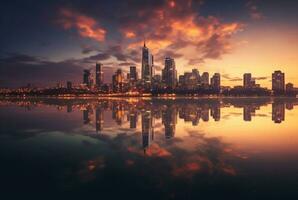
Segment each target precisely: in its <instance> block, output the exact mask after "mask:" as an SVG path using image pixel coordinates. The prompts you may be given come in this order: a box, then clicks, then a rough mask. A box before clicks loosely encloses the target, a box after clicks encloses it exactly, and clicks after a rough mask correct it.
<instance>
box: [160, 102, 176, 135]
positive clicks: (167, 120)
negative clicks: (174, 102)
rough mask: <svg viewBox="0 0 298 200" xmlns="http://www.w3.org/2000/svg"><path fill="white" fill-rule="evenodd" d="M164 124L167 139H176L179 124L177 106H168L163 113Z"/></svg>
mask: <svg viewBox="0 0 298 200" xmlns="http://www.w3.org/2000/svg"><path fill="white" fill-rule="evenodd" d="M162 123H163V124H164V126H165V137H166V138H167V139H169V138H172V137H174V135H175V129H176V123H177V109H176V108H175V106H168V107H167V108H166V109H165V110H163V111H162Z"/></svg>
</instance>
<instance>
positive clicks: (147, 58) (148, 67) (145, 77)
mask: <svg viewBox="0 0 298 200" xmlns="http://www.w3.org/2000/svg"><path fill="white" fill-rule="evenodd" d="M152 72H153V55H152V54H151V53H150V50H149V49H148V48H147V47H146V43H145V41H144V46H143V48H142V77H141V78H142V81H143V82H144V83H145V84H151V81H152Z"/></svg>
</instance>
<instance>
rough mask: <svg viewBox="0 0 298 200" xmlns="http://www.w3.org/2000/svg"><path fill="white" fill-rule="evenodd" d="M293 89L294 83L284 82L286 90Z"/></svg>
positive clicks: (290, 90)
mask: <svg viewBox="0 0 298 200" xmlns="http://www.w3.org/2000/svg"><path fill="white" fill-rule="evenodd" d="M293 90H294V84H293V83H287V84H286V91H287V92H292V91H293Z"/></svg>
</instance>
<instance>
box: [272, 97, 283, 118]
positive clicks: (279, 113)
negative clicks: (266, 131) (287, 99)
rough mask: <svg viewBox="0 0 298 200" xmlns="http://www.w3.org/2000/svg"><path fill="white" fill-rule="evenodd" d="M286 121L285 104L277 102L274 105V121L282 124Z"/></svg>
mask: <svg viewBox="0 0 298 200" xmlns="http://www.w3.org/2000/svg"><path fill="white" fill-rule="evenodd" d="M284 120H285V103H284V102H279V101H275V102H273V103H272V121H274V123H281V122H282V121H284Z"/></svg>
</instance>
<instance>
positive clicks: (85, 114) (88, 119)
mask: <svg viewBox="0 0 298 200" xmlns="http://www.w3.org/2000/svg"><path fill="white" fill-rule="evenodd" d="M91 114H92V109H91V108H90V107H89V106H88V107H87V108H86V109H85V110H83V121H84V124H89V123H90V122H91V117H90V115H91Z"/></svg>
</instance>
